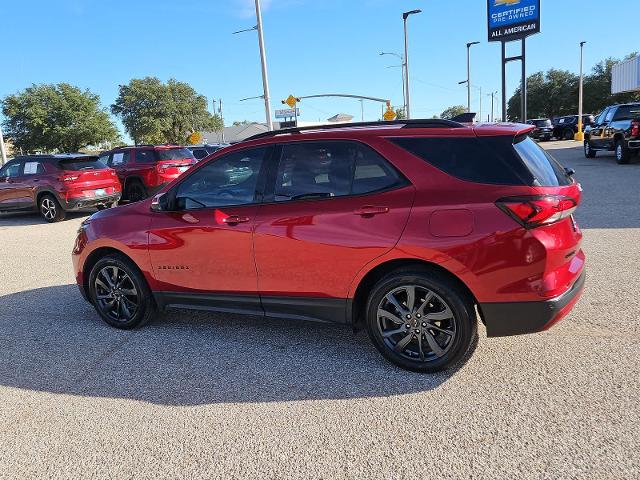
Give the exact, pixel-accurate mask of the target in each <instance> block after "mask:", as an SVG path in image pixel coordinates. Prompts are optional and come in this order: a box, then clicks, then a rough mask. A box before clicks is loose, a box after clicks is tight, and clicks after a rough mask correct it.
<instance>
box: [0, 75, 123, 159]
mask: <svg viewBox="0 0 640 480" xmlns="http://www.w3.org/2000/svg"><path fill="white" fill-rule="evenodd" d="M1 103H2V113H3V114H4V116H5V117H6V119H5V121H4V122H3V124H4V127H5V129H6V134H7V136H8V137H11V140H12V142H13V144H14V145H15V147H16V148H21V149H22V150H23V151H25V152H34V151H46V152H56V151H57V152H77V151H78V150H80V149H81V148H83V147H86V146H88V145H99V144H101V143H106V142H115V141H117V140H118V138H119V135H118V130H117V129H116V127H115V125H114V124H113V122H112V121H111V119H110V117H109V114H108V113H107V111H106V110H104V109H103V108H102V107H101V106H100V97H99V96H98V95H95V94H93V93H91V92H90V91H89V90H85V91H82V90H80V89H79V88H77V87H74V86H72V85H69V84H68V83H59V84H57V85H47V84H42V85H32V86H31V87H28V88H26V89H25V90H24V91H22V92H19V93H17V94H15V95H9V96H7V97H5V98H4V100H2V102H1Z"/></svg>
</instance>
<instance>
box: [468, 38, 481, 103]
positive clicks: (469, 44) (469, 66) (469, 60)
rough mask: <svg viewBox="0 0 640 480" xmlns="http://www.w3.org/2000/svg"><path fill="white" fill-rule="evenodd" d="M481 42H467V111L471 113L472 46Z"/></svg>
mask: <svg viewBox="0 0 640 480" xmlns="http://www.w3.org/2000/svg"><path fill="white" fill-rule="evenodd" d="M479 44H480V42H469V43H467V112H469V113H471V47H472V46H474V45H479Z"/></svg>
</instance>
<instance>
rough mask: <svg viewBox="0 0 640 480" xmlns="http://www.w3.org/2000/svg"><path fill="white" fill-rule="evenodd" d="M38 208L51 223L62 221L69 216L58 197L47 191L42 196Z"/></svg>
mask: <svg viewBox="0 0 640 480" xmlns="http://www.w3.org/2000/svg"><path fill="white" fill-rule="evenodd" d="M38 210H39V211H40V215H41V216H42V218H44V219H45V221H47V222H49V223H55V222H61V221H62V220H64V219H65V218H66V216H67V212H65V211H64V209H63V208H62V206H61V205H60V203H59V202H58V200H57V199H56V197H54V196H53V195H51V194H49V193H47V194H45V195H43V196H42V197H41V198H40V201H39V202H38Z"/></svg>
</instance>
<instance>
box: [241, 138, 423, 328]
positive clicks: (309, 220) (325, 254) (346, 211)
mask: <svg viewBox="0 0 640 480" xmlns="http://www.w3.org/2000/svg"><path fill="white" fill-rule="evenodd" d="M275 157H277V161H276V160H274V163H275V165H274V168H273V170H272V174H271V179H270V180H269V183H268V185H269V188H268V189H267V193H266V194H265V195H266V197H265V202H264V203H263V204H262V205H261V206H260V208H259V211H258V215H257V219H256V226H255V234H254V248H255V256H256V265H257V268H258V286H259V290H260V297H261V300H262V305H263V308H264V310H265V312H266V314H267V315H268V316H276V317H294V318H315V319H321V320H338V321H341V320H344V319H345V311H346V304H347V300H346V299H347V297H348V291H349V287H350V285H351V282H352V281H353V279H354V278H355V276H356V275H357V273H358V272H359V271H360V270H361V269H362V268H363V267H365V266H366V265H367V264H368V263H369V262H371V261H373V260H374V259H376V258H377V257H379V256H381V255H384V254H385V253H387V252H388V251H389V250H390V249H392V248H393V246H394V245H395V244H396V242H397V241H398V239H399V238H400V235H401V233H402V230H403V229H404V226H405V224H406V222H407V219H408V216H409V211H410V208H411V204H412V201H413V197H414V188H413V186H412V185H411V184H410V183H409V182H408V181H407V180H406V179H405V178H404V177H403V176H402V175H401V174H400V173H399V172H398V171H397V170H396V169H395V168H394V167H393V166H392V165H391V164H390V163H389V162H387V161H386V160H385V159H384V158H382V156H381V155H379V154H378V153H377V152H375V151H374V150H373V149H372V148H371V147H369V146H367V145H364V144H361V143H357V142H351V141H325V142H318V141H307V142H298V143H290V144H285V145H283V146H282V147H280V148H279V151H278V152H277V153H276V155H275ZM275 157H274V158H275Z"/></svg>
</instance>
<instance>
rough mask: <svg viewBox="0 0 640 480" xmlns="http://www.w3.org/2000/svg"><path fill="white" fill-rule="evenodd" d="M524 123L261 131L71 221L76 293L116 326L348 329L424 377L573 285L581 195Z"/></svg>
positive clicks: (534, 325)
mask: <svg viewBox="0 0 640 480" xmlns="http://www.w3.org/2000/svg"><path fill="white" fill-rule="evenodd" d="M532 128H533V127H531V126H527V125H512V124H505V125H498V126H496V125H464V124H460V123H455V122H451V121H442V120H425V121H418V120H413V121H400V122H392V123H385V124H377V123H376V124H359V125H358V124H353V125H348V126H345V125H341V126H339V127H335V126H334V127H314V128H313V129H305V128H300V129H292V130H288V131H280V132H270V133H268V134H263V135H259V136H256V137H253V138H252V139H250V140H248V141H245V142H243V143H241V144H238V145H234V146H232V147H228V148H226V149H224V150H221V151H220V152H216V153H215V154H214V155H213V156H211V157H209V158H208V159H206V160H204V161H203V162H201V163H199V164H198V165H197V166H196V167H194V168H193V169H192V170H191V171H190V172H188V173H187V174H185V175H184V176H183V177H181V178H179V179H178V180H177V181H175V182H173V183H172V184H171V185H168V186H167V187H166V188H164V189H163V191H162V192H161V193H160V194H159V195H157V196H156V197H155V198H153V199H150V200H147V201H145V202H140V203H137V204H134V205H129V206H126V207H124V208H119V209H116V210H112V211H104V212H98V213H97V214H95V215H93V216H92V217H91V218H89V219H88V220H87V221H86V222H85V223H84V224H83V225H82V228H81V229H80V231H79V234H78V237H77V240H76V243H75V246H74V250H73V262H74V266H75V272H76V278H77V282H78V285H79V287H80V291H81V292H82V294H83V295H84V296H85V298H87V299H88V300H89V301H90V302H91V303H92V304H93V305H94V306H95V308H96V310H97V312H98V314H99V315H100V316H101V317H102V318H103V319H104V320H105V321H106V322H107V323H109V324H110V325H112V326H114V327H117V328H123V329H128V328H133V327H137V326H139V325H142V324H144V323H145V322H146V321H148V320H149V319H151V318H152V317H153V316H154V315H155V312H156V311H157V309H162V308H165V307H179V308H193V309H206V310H212V311H219V312H233V313H248V314H253V315H261V316H267V317H279V318H291V319H303V320H319V321H329V322H339V323H347V324H351V325H353V326H354V328H356V329H358V328H364V329H366V330H367V331H368V333H369V336H370V337H371V340H372V341H373V343H374V345H375V346H376V347H377V348H378V349H379V350H380V352H381V353H382V354H383V355H384V356H385V357H387V358H388V359H389V360H391V361H392V362H394V363H396V364H397V365H399V366H401V367H403V368H406V369H410V370H415V371H422V372H433V371H437V370H441V369H443V368H446V367H448V366H451V365H452V364H454V363H456V362H457V361H459V360H460V359H461V358H462V357H463V356H464V355H465V353H466V352H468V351H469V349H470V348H471V346H472V345H473V344H474V340H475V339H476V338H477V321H478V319H480V321H482V322H483V323H484V324H485V325H486V329H487V333H488V336H490V337H498V336H506V335H516V334H524V333H533V332H540V331H542V330H545V329H548V328H550V327H551V326H552V325H553V324H555V323H556V322H558V321H559V320H560V319H561V318H562V317H563V316H564V315H566V314H567V313H568V312H569V310H571V308H572V307H573V305H574V304H575V302H576V301H577V300H578V298H579V296H580V294H581V293H582V289H583V284H584V278H585V276H584V263H585V256H584V254H583V252H582V250H581V248H580V243H581V240H582V233H581V231H580V229H579V228H578V225H577V224H576V222H575V220H574V218H573V212H574V211H575V210H576V208H577V206H578V204H579V203H580V197H581V187H580V185H579V184H577V183H576V182H575V181H574V180H573V178H572V176H571V175H572V174H573V172H572V171H570V170H566V169H564V168H563V167H562V166H561V165H560V164H559V163H557V162H556V161H555V160H554V159H553V158H552V157H550V156H549V155H548V154H547V153H546V152H545V151H544V150H542V149H541V148H540V147H539V146H538V145H537V144H536V143H535V142H534V141H533V140H532V139H531V138H529V136H528V133H529V132H530V131H531V129H532Z"/></svg>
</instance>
